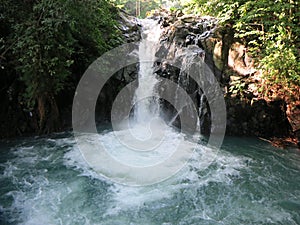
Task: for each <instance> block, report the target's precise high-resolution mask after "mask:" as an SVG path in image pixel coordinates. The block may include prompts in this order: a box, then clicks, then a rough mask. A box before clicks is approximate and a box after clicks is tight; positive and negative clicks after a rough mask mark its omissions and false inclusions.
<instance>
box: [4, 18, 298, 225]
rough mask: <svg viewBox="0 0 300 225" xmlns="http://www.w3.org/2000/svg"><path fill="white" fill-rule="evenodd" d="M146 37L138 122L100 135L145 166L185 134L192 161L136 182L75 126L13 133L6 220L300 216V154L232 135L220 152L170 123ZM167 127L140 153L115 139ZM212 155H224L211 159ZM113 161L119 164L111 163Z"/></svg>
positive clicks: (137, 223) (7, 158)
mask: <svg viewBox="0 0 300 225" xmlns="http://www.w3.org/2000/svg"><path fill="white" fill-rule="evenodd" d="M144 23H145V27H146V28H147V26H148V29H150V30H148V29H146V30H145V31H144V33H143V35H144V39H147V38H150V39H148V41H149V40H150V41H152V42H156V41H157V40H158V37H159V34H160V33H159V32H160V31H159V27H158V26H157V25H155V24H154V23H153V22H151V21H148V22H144ZM144 39H143V40H142V41H141V44H140V49H139V50H140V51H139V55H140V56H141V57H143V58H142V60H143V61H147V62H145V63H141V65H140V73H139V87H138V88H137V90H136V95H135V101H137V104H136V105H135V111H134V119H133V120H132V122H131V123H132V124H131V128H130V129H129V130H120V131H112V129H111V128H110V127H102V128H101V129H99V130H102V132H101V133H100V135H99V136H100V141H102V143H103V145H104V146H105V147H106V148H107V149H108V150H109V151H110V153H111V154H112V155H113V156H114V157H116V158H118V160H120V161H125V162H126V163H127V164H131V165H133V166H136V167H139V166H142V165H145V164H146V165H148V164H149V165H153V162H156V161H157V160H158V161H159V160H160V161H162V160H164V159H165V158H168V157H169V156H170V154H172V153H173V152H174V149H176V148H177V147H178V146H177V142H182V143H183V144H182V145H181V146H183V147H186V146H190V145H192V144H193V143H194V144H196V145H195V146H196V147H195V148H194V154H192V155H191V157H190V158H189V160H188V161H187V163H186V164H185V166H184V167H183V168H182V169H181V170H180V171H179V172H177V173H176V174H174V175H173V176H170V177H169V178H168V179H165V180H162V181H161V182H158V183H155V184H152V185H148V186H138V187H134V186H128V185H123V184H119V183H115V182H113V181H112V180H111V179H107V178H106V177H105V176H102V175H101V174H99V173H97V172H95V170H94V169H93V168H91V166H90V165H89V164H88V163H87V162H86V161H85V160H84V157H83V156H82V153H81V151H80V149H79V147H78V145H77V144H76V141H75V139H74V137H73V134H72V133H68V132H66V133H59V134H52V135H51V136H48V137H32V138H23V139H17V140H9V141H5V140H3V141H1V142H0V152H1V158H0V224H28V225H44V224H47V225H48V224H63V225H65V224H70V225H76V224H78V225H82V224H101V225H102V224H110V225H117V224H120V225H124V224H130V225H148V224H149V225H150V224H151V225H152V224H153V225H157V224H164V225H171V224H172V225H173V224H182V225H183V224H195V225H198V224H213V225H214V224H238V225H239V224H300V154H299V152H298V151H297V150H296V149H287V150H281V149H276V148H273V147H271V146H270V145H269V144H268V143H265V142H263V141H260V140H258V139H254V138H234V137H231V138H229V137H227V138H225V141H224V144H223V146H222V148H221V149H220V150H219V151H217V152H215V150H214V149H210V148H209V147H207V146H206V145H205V144H204V142H203V141H202V139H201V136H192V137H187V136H185V135H184V134H182V133H179V132H178V131H176V130H174V129H173V128H171V127H168V126H167V125H166V124H165V123H164V122H163V121H162V120H161V119H159V102H158V101H157V99H156V98H155V96H156V94H155V86H156V84H157V82H158V81H157V79H156V78H155V76H154V75H153V68H152V66H153V60H155V57H154V53H155V46H154V45H149V42H145V40H144ZM149 95H152V96H154V98H148V97H147V96H149ZM145 97H146V98H145ZM153 118H156V119H157V120H156V121H153ZM150 122H151V123H150ZM162 128H163V129H164V133H163V134H162V135H163V136H164V139H163V142H162V143H160V142H159V143H160V144H161V146H160V147H158V148H157V150H156V151H145V152H139V153H140V156H139V157H136V155H135V154H133V152H131V151H130V148H129V147H128V146H124V145H123V144H122V143H120V142H118V140H117V139H116V137H115V135H116V134H118V135H119V137H122V138H123V140H127V141H129V142H130V138H129V137H131V136H129V135H128V134H129V133H132V134H133V135H134V136H135V137H137V138H138V139H140V140H148V139H149V136H150V137H151V136H153V135H154V133H157V132H159V131H160V130H161V129H162ZM154 136H155V135H154ZM86 138H90V139H92V138H93V137H92V136H89V135H86ZM154 138H155V137H154ZM91 141H93V140H91ZM94 141H95V140H94ZM98 141H99V140H98ZM135 153H136V152H135ZM212 154H213V155H214V154H215V155H216V157H214V160H213V161H211V162H210V164H209V165H205V166H204V164H205V163H204V164H203V162H204V161H206V160H208V161H210V159H211V157H212ZM105 166H106V167H108V170H109V166H110V165H105ZM168 168H169V167H168ZM161 172H162V173H163V171H161Z"/></svg>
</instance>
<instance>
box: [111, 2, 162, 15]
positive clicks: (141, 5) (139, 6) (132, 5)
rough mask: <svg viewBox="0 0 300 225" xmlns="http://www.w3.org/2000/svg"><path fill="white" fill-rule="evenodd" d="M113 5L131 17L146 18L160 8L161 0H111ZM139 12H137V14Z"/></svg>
mask: <svg viewBox="0 0 300 225" xmlns="http://www.w3.org/2000/svg"><path fill="white" fill-rule="evenodd" d="M112 2H113V4H114V5H115V6H116V7H118V8H120V9H123V10H125V11H126V12H127V13H129V14H130V15H133V16H138V15H137V13H140V16H139V17H141V18H145V17H147V15H148V13H149V12H151V11H152V10H154V9H158V8H160V7H161V6H162V4H163V1H162V0H112ZM137 11H139V12H137Z"/></svg>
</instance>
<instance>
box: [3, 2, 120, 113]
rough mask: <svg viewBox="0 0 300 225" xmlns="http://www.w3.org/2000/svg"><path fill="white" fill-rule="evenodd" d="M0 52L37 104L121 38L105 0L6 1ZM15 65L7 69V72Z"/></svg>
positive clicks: (30, 101) (30, 103)
mask: <svg viewBox="0 0 300 225" xmlns="http://www.w3.org/2000/svg"><path fill="white" fill-rule="evenodd" d="M0 5H1V6H0V28H2V29H1V38H0V43H1V46H0V55H1V58H3V59H5V61H6V62H7V63H10V64H11V67H13V68H15V69H16V73H17V74H18V75H19V78H20V80H21V81H23V82H24V84H25V87H26V91H25V93H24V94H23V97H24V99H25V101H26V103H27V106H28V108H30V109H32V108H33V107H34V106H35V104H36V100H37V99H38V97H40V96H45V95H50V96H53V95H54V96H55V95H56V94H58V93H59V92H60V91H61V90H62V89H63V88H64V87H65V85H66V82H67V81H68V78H69V77H70V75H71V74H72V73H73V71H72V66H73V65H74V64H80V65H82V66H87V65H88V64H89V63H91V62H92V61H93V60H94V59H95V58H97V57H99V56H100V55H101V54H102V53H104V52H105V51H107V50H109V49H111V48H113V47H115V46H117V45H118V44H120V42H121V41H122V40H121V39H120V33H119V32H118V30H117V29H116V20H115V18H114V15H116V13H112V11H113V10H114V9H113V7H112V6H111V5H110V4H109V3H108V2H107V1H106V0H86V1H74V0H28V1H17V0H1V4H0ZM9 69H11V68H9V67H6V68H4V73H6V74H10V72H8V71H5V70H9Z"/></svg>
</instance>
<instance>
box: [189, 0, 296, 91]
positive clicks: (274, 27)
mask: <svg viewBox="0 0 300 225" xmlns="http://www.w3.org/2000/svg"><path fill="white" fill-rule="evenodd" d="M187 7H190V8H189V9H190V12H196V13H200V14H208V15H212V16H216V17H218V18H219V19H220V21H221V23H222V24H227V25H229V26H231V27H232V28H233V29H234V31H235V37H236V38H239V39H242V40H244V41H245V43H247V45H248V46H247V48H248V50H249V52H250V53H251V54H252V56H253V57H255V58H256V59H257V60H256V61H257V62H258V65H257V66H258V67H259V68H261V69H262V70H263V71H264V74H265V76H266V78H267V79H268V80H269V83H270V84H273V83H281V84H282V85H291V86H292V85H296V86H299V85H300V65H299V59H300V56H299V52H300V51H299V48H300V47H299V43H300V40H299V34H300V27H299V22H300V20H299V17H300V12H299V2H298V1H294V0H275V1H270V0H260V1H250V0H248V1H247V0H235V1H233V0H211V1H205V0H192V1H190V2H189V5H188V6H187Z"/></svg>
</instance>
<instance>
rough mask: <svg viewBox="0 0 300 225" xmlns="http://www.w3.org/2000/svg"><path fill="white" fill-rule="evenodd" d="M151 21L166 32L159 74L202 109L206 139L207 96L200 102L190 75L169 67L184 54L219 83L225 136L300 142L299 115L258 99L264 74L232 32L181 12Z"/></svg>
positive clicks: (275, 102)
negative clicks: (204, 66) (194, 57)
mask: <svg viewBox="0 0 300 225" xmlns="http://www.w3.org/2000/svg"><path fill="white" fill-rule="evenodd" d="M153 18H156V19H158V22H159V23H161V27H162V28H163V29H164V33H163V35H162V37H161V40H160V43H161V48H160V50H159V51H158V53H157V56H158V57H159V58H162V59H163V60H162V62H161V63H157V65H156V67H157V68H156V71H157V72H156V73H157V74H158V75H159V76H162V77H166V78H168V79H171V80H172V81H174V82H176V83H179V84H180V86H182V87H183V88H184V89H185V90H186V91H187V92H188V93H189V94H190V96H191V98H192V99H193V100H194V102H195V104H196V105H197V106H198V108H201V107H202V106H201V107H200V105H201V104H204V106H205V107H202V112H199V116H200V117H201V121H202V124H201V125H202V127H201V130H202V133H204V134H208V133H209V131H210V109H209V105H208V104H207V102H206V101H205V96H204V98H203V97H201V96H202V93H201V90H199V87H198V86H197V85H196V83H195V82H193V81H192V79H191V78H189V75H188V74H187V73H184V72H183V71H181V70H180V69H178V68H174V67H172V63H171V61H172V60H174V58H175V60H176V57H178V55H180V54H181V52H182V50H183V49H191V50H192V53H191V54H196V55H197V57H198V58H199V60H204V62H205V63H206V64H207V65H208V66H209V68H210V69H211V71H212V72H213V73H214V74H215V77H216V79H217V80H218V81H219V83H220V86H221V87H222V89H223V92H224V96H225V101H226V107H227V127H226V134H227V135H239V136H240V135H246V136H258V137H264V138H272V137H296V136H297V130H299V128H300V123H299V121H298V122H297V120H299V118H300V114H299V112H298V111H297V110H294V111H293V113H291V112H290V111H289V108H291V107H290V103H289V102H286V101H285V100H284V99H282V98H275V99H271V100H270V99H266V98H264V97H263V96H262V95H261V93H259V86H260V83H261V82H262V76H261V71H259V70H257V69H255V67H254V60H255V59H252V58H251V57H250V56H249V55H248V54H247V48H246V47H245V46H244V45H243V44H242V43H241V42H240V41H239V40H237V39H235V38H234V33H233V30H232V29H231V28H230V27H226V26H225V27H224V26H219V25H218V21H217V20H216V19H215V18H212V17H200V16H194V15H183V14H182V13H181V12H180V11H177V12H174V13H170V12H166V11H163V12H159V13H157V14H154V15H153ZM166 52H167V53H166ZM171 59H172V60H171ZM203 100H204V101H203ZM165 108H168V107H165ZM297 108H298V109H299V104H298V106H296V107H294V109H297ZM297 113H298V114H297ZM295 118H298V119H295ZM298 138H300V137H299V134H298ZM293 140H294V142H297V140H295V139H293ZM299 140H300V139H299ZM299 140H298V142H299ZM298 144H299V143H298Z"/></svg>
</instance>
